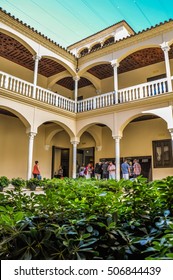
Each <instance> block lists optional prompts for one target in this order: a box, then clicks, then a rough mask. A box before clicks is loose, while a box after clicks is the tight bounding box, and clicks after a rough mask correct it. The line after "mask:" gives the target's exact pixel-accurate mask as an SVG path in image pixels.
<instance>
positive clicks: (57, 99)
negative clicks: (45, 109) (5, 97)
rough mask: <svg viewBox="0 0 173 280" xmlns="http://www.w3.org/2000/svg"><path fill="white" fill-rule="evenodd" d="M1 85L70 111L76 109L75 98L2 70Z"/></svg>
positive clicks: (0, 73)
mask: <svg viewBox="0 0 173 280" xmlns="http://www.w3.org/2000/svg"><path fill="white" fill-rule="evenodd" d="M0 87H1V88H5V89H7V90H9V91H13V92H16V93H18V94H20V95H23V96H27V97H30V98H32V99H36V100H39V101H41V102H44V103H47V104H50V105H53V106H56V107H58V108H61V109H64V110H67V111H70V112H74V111H75V102H74V100H70V99H68V98H66V97H64V96H62V95H60V94H58V93H54V92H52V91H50V90H47V89H44V88H41V87H38V86H36V87H34V85H33V84H31V83H29V82H26V81H24V80H22V79H19V78H16V77H14V76H11V75H8V74H7V73H4V72H2V71H0Z"/></svg>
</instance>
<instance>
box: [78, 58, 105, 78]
mask: <svg viewBox="0 0 173 280" xmlns="http://www.w3.org/2000/svg"><path fill="white" fill-rule="evenodd" d="M100 64H110V61H96V62H94V63H91V64H88V65H87V66H85V67H84V68H83V69H82V68H81V69H80V70H79V72H78V75H79V76H82V75H83V73H85V72H87V70H88V69H90V68H92V67H94V66H98V65H100Z"/></svg>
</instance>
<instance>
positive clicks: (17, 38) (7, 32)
mask: <svg viewBox="0 0 173 280" xmlns="http://www.w3.org/2000/svg"><path fill="white" fill-rule="evenodd" d="M0 32H2V33H4V34H6V35H8V36H9V37H11V38H13V39H15V40H16V41H18V42H20V43H21V44H22V45H23V46H24V47H25V48H26V49H27V50H28V51H29V52H30V53H31V54H32V55H33V56H34V55H35V54H36V50H35V49H34V48H33V47H31V46H30V45H29V44H28V43H27V42H26V41H25V40H24V39H22V38H20V37H19V36H17V35H16V34H14V33H11V32H10V31H7V30H6V29H3V28H0Z"/></svg>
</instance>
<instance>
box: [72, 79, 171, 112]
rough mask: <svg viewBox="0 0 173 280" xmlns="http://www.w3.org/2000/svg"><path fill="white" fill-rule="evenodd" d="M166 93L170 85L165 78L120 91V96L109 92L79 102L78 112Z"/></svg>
mask: <svg viewBox="0 0 173 280" xmlns="http://www.w3.org/2000/svg"><path fill="white" fill-rule="evenodd" d="M172 79H173V77H172ZM166 92H168V83H167V79H166V78H164V79H160V80H156V81H153V82H149V83H143V84H139V85H136V86H132V87H128V88H123V89H120V90H118V95H117V94H116V93H115V92H109V93H105V94H100V95H98V96H94V97H90V98H87V99H84V100H81V101H78V106H77V111H78V112H85V111H89V110H94V109H99V108H103V107H108V106H112V105H115V104H120V103H125V102H130V101H134V100H138V99H142V98H147V97H151V96H155V95H160V94H164V93H166Z"/></svg>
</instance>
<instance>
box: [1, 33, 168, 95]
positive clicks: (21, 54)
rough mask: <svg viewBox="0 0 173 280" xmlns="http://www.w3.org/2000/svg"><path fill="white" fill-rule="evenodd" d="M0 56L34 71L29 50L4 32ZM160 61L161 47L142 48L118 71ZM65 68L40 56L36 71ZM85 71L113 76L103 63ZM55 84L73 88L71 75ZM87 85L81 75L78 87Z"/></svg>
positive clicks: (52, 72)
mask: <svg viewBox="0 0 173 280" xmlns="http://www.w3.org/2000/svg"><path fill="white" fill-rule="evenodd" d="M0 56H2V57H4V58H6V59H8V60H10V61H12V62H14V63H17V64H19V65H21V66H23V67H26V68H27V69H30V70H32V71H34V60H33V55H32V54H31V53H30V51H29V50H28V49H27V48H26V47H25V46H23V45H22V44H21V43H20V42H19V41H17V40H16V39H14V38H12V37H10V36H8V35H6V34H4V33H0ZM169 58H170V59H172V58H173V45H172V46H171V49H170V51H169ZM161 61H164V53H163V51H162V50H161V48H146V49H142V50H139V51H136V52H134V53H132V54H130V55H129V56H127V57H126V58H124V59H123V60H122V61H121V62H120V65H119V67H118V73H119V74H120V73H124V72H127V71H132V70H135V69H138V68H141V67H145V66H148V65H151V64H154V63H158V62H161ZM65 70H66V68H65V67H64V66H63V65H61V64H60V63H58V62H57V61H55V60H53V59H50V58H46V57H42V58H41V60H40V61H39V67H38V72H39V74H41V75H43V76H45V77H50V76H52V75H55V74H58V73H61V72H63V71H65ZM87 72H89V73H90V74H91V75H93V76H95V77H97V78H98V79H100V80H102V79H105V78H108V77H111V76H113V68H112V66H111V65H110V64H105V63H103V64H99V65H96V66H94V67H91V68H90V69H88V71H87ZM57 84H58V85H61V86H63V87H65V88H68V89H70V90H73V89H74V81H73V79H72V77H66V78H63V79H61V80H59V81H58V82H57ZM88 85H91V82H90V81H89V80H88V79H86V78H83V77H81V79H80V80H79V83H78V86H79V88H82V87H85V86H88Z"/></svg>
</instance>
